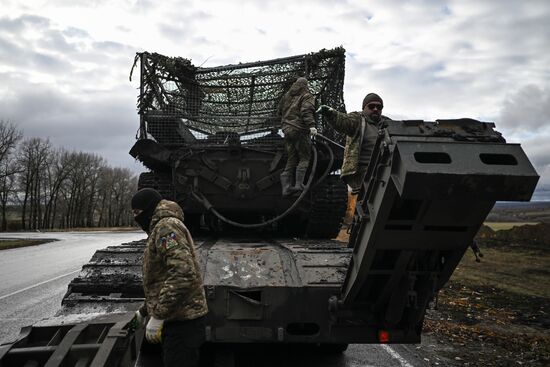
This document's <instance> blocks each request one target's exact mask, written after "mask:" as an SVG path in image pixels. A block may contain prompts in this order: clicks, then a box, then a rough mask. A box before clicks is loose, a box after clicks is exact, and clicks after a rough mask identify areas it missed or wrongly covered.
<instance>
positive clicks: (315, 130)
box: [309, 127, 317, 136]
mask: <svg viewBox="0 0 550 367" xmlns="http://www.w3.org/2000/svg"><path fill="white" fill-rule="evenodd" d="M309 134H310V135H311V136H315V135H317V129H316V128H315V127H310V128H309Z"/></svg>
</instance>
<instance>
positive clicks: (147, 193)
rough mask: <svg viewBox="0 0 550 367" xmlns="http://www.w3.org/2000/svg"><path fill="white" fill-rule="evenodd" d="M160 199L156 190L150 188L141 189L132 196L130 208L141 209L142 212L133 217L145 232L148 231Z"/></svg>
mask: <svg viewBox="0 0 550 367" xmlns="http://www.w3.org/2000/svg"><path fill="white" fill-rule="evenodd" d="M161 200H162V196H161V195H160V194H159V193H158V191H157V190H155V189H151V188H145V189H141V190H139V191H138V192H136V194H135V195H134V196H133V197H132V209H141V210H142V212H141V213H140V214H138V215H136V216H135V217H134V220H135V221H136V222H137V223H138V224H139V226H140V227H141V228H142V229H143V230H144V231H145V232H147V233H149V231H150V226H151V220H152V219H153V213H154V212H155V209H156V207H157V205H158V203H159V202H160V201H161Z"/></svg>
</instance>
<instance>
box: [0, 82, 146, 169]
mask: <svg viewBox="0 0 550 367" xmlns="http://www.w3.org/2000/svg"><path fill="white" fill-rule="evenodd" d="M0 77H1V78H3V77H4V76H3V75H0ZM8 80H10V82H12V83H16V82H17V79H16V78H11V79H8ZM19 88H20V90H18V91H17V92H18V93H17V98H16V99H9V98H6V99H2V100H0V111H2V113H3V114H5V116H2V117H1V118H6V119H9V120H11V121H14V122H15V123H16V124H17V126H18V128H20V129H22V130H23V132H24V134H25V136H26V137H33V136H40V137H48V138H50V140H51V141H52V143H54V144H55V145H57V146H63V147H65V148H67V149H75V150H82V151H86V152H94V153H98V154H100V155H102V156H103V157H104V158H106V159H107V160H108V161H109V162H112V161H116V162H118V163H119V164H124V165H128V166H131V165H132V159H131V157H130V156H129V155H128V151H129V149H130V148H131V145H132V144H133V141H134V136H135V132H136V130H137V127H138V125H139V123H138V121H139V120H138V115H137V112H136V107H135V90H134V88H132V87H130V86H128V87H125V88H120V89H119V90H111V91H108V92H104V93H97V92H96V93H95V94H92V95H90V96H89V97H88V98H79V99H77V98H75V97H73V96H69V95H65V94H63V93H61V92H59V91H57V90H55V89H54V88H50V87H46V86H43V85H26V86H22V85H19ZM105 152H108V154H107V155H108V156H106V153H105ZM124 162H125V163H124Z"/></svg>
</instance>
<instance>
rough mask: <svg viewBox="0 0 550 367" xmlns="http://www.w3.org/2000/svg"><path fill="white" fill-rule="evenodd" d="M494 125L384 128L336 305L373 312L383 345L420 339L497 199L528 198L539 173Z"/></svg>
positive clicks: (449, 123)
mask: <svg viewBox="0 0 550 367" xmlns="http://www.w3.org/2000/svg"><path fill="white" fill-rule="evenodd" d="M493 126H494V124H492V123H482V122H479V121H475V120H470V119H461V120H440V121H435V122H425V121H391V122H390V123H389V124H388V126H386V127H385V128H383V129H381V130H380V132H379V138H378V141H377V143H376V147H375V151H374V153H373V156H372V161H371V165H370V166H369V171H368V173H367V176H366V177H367V179H366V181H365V184H364V186H363V189H362V191H361V192H360V194H359V196H358V201H357V206H356V213H355V217H354V223H353V227H352V230H351V235H350V242H349V246H350V247H353V254H352V258H351V261H350V266H349V268H348V271H347V274H346V279H345V281H344V284H343V286H342V293H341V296H340V299H339V302H338V303H339V305H340V308H348V309H362V310H369V313H372V314H371V316H374V317H375V319H376V322H377V324H378V327H379V329H380V330H382V331H384V332H383V336H384V337H383V338H384V339H385V341H389V342H391V339H392V337H391V336H392V333H393V335H395V339H396V340H397V339H398V340H401V341H403V340H404V341H408V342H418V341H419V340H420V332H421V329H422V324H423V322H422V321H423V318H424V314H425V310H426V307H427V306H428V303H429V301H430V300H432V299H433V297H434V296H435V295H436V294H437V292H438V290H439V289H441V287H442V286H443V285H444V284H445V283H446V282H447V280H449V278H450V276H451V274H452V273H453V271H454V269H455V268H456V266H457V265H458V263H459V262H460V260H461V258H462V256H463V255H464V253H465V252H466V250H467V249H468V248H469V247H470V246H471V245H472V244H473V241H474V237H475V235H476V233H477V231H478V230H479V228H480V226H481V225H482V224H483V221H484V220H485V218H486V216H487V215H488V214H489V212H490V210H491V209H492V208H493V205H494V204H495V202H496V201H528V200H529V199H530V198H531V195H532V193H533V191H534V189H535V186H536V184H537V181H538V175H537V173H536V172H535V170H534V168H533V166H532V165H531V163H530V162H529V160H528V158H527V157H526V155H525V153H524V152H523V150H522V149H521V147H520V146H519V145H518V144H506V143H505V142H504V139H502V137H501V136H500V134H499V133H498V132H496V131H494V130H493ZM387 330H390V331H391V332H389V333H388V332H386V331H387ZM388 335H389V337H388ZM398 335H399V337H397V336H398Z"/></svg>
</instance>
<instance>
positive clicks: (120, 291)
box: [60, 240, 146, 315]
mask: <svg viewBox="0 0 550 367" xmlns="http://www.w3.org/2000/svg"><path fill="white" fill-rule="evenodd" d="M145 244H146V242H145V240H141V241H133V242H128V243H123V244H121V245H117V246H109V247H107V248H105V249H102V250H98V251H96V252H95V253H94V255H93V256H92V258H91V259H90V261H89V262H88V263H86V264H85V265H84V266H83V267H82V270H81V271H80V273H79V274H78V276H77V277H76V278H74V279H73V280H72V281H71V283H70V284H69V287H68V290H67V293H66V294H65V296H64V297H63V301H62V302H61V304H62V306H63V307H62V310H61V312H60V313H61V314H62V315H77V314H88V313H111V312H122V311H134V310H136V309H137V308H138V307H139V305H141V304H142V303H143V299H144V298H143V297H144V295H143V286H142V262H143V252H144V249H145Z"/></svg>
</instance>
